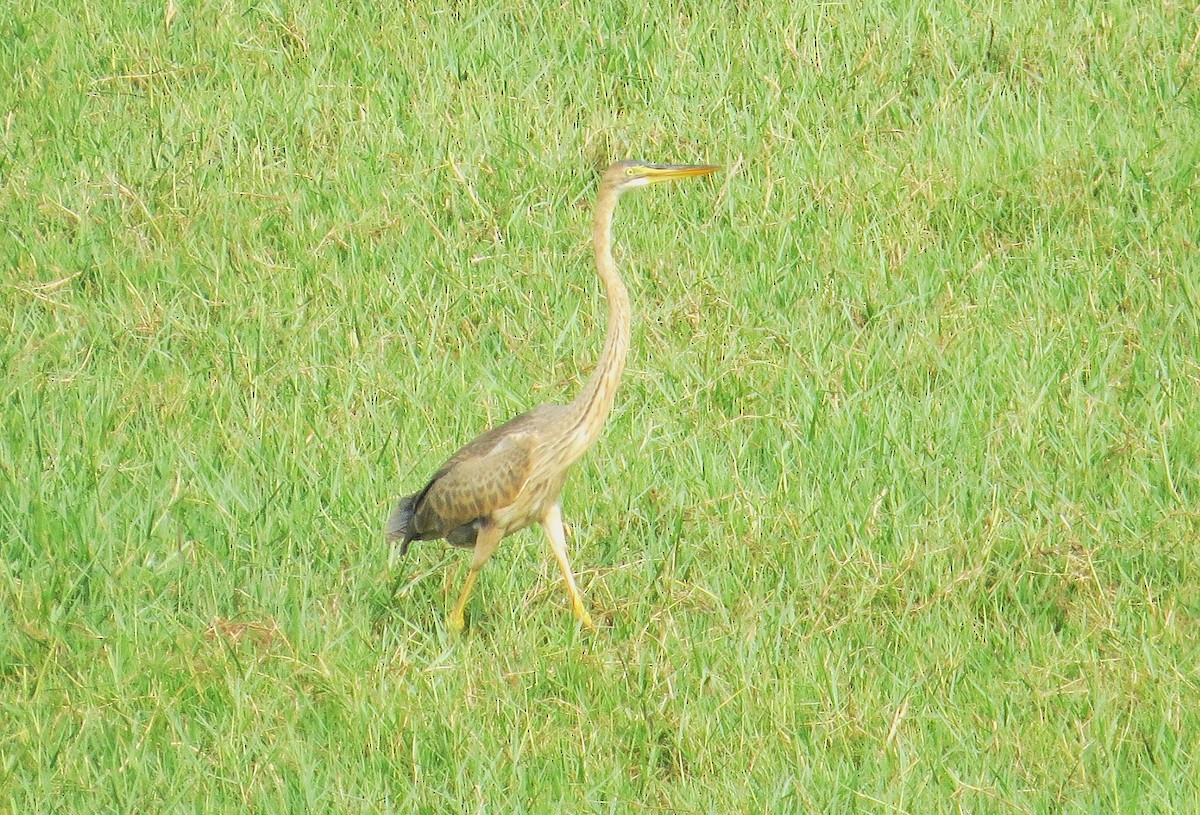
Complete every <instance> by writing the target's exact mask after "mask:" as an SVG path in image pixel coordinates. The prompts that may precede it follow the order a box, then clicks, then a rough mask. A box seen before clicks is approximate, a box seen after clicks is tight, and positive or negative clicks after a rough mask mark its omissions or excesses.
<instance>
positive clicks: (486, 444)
mask: <svg viewBox="0 0 1200 815" xmlns="http://www.w3.org/2000/svg"><path fill="white" fill-rule="evenodd" d="M564 410H565V408H563V407H562V406H559V405H543V406H542V407H539V408H535V409H533V410H531V411H529V412H528V413H523V414H521V415H520V416H517V417H516V418H514V419H511V420H510V421H508V422H505V423H504V424H502V425H500V426H499V427H495V428H492V429H491V430H489V431H487V432H486V433H484V434H483V435H481V436H480V437H479V438H477V439H475V440H474V441H472V442H471V443H469V444H467V445H466V446H465V447H463V448H462V449H461V450H459V451H458V452H457V453H455V454H454V455H453V456H451V457H450V459H449V461H447V462H446V463H445V464H444V465H442V467H441V469H439V470H438V471H437V473H435V474H434V476H433V478H431V479H430V480H429V483H428V484H427V485H426V486H425V489H423V490H421V492H419V493H417V494H416V495H414V496H413V497H412V503H411V504H408V505H407V506H408V507H409V508H410V509H411V512H412V515H411V516H409V517H410V518H411V527H408V526H406V528H405V530H404V532H405V536H406V537H407V538H409V539H416V538H421V539H426V540H427V539H430V538H440V537H443V536H445V535H447V534H449V533H450V532H451V531H452V530H453V529H455V528H457V527H458V526H461V525H462V524H468V523H471V522H472V521H474V520H476V519H478V518H482V517H485V516H487V515H489V514H490V513H492V512H495V511H496V510H497V509H500V508H501V507H505V506H508V505H509V504H511V503H512V502H513V501H514V500H516V498H517V496H518V495H520V494H521V489H522V488H523V487H524V486H525V482H526V481H527V480H528V478H529V472H530V470H531V469H532V459H531V455H532V451H533V448H534V446H535V443H536V441H537V439H538V437H539V434H540V432H541V431H542V429H544V428H545V427H546V426H547V425H548V424H552V423H553V422H554V421H556V420H557V419H558V418H559V417H560V414H561V413H562V412H563V411H564ZM403 504H404V502H402V507H401V508H398V509H397V512H400V511H401V509H404V506H403ZM406 511H408V510H406ZM389 529H390V527H389Z"/></svg>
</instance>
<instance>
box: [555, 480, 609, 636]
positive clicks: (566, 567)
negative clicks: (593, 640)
mask: <svg viewBox="0 0 1200 815" xmlns="http://www.w3.org/2000/svg"><path fill="white" fill-rule="evenodd" d="M542 529H544V530H546V538H547V539H548V540H549V541H550V550H551V551H552V552H554V559H555V560H557V561H558V568H560V569H562V575H563V579H564V580H565V581H567V595H568V596H569V597H570V598H571V610H572V611H574V612H575V619H577V620H579V622H580V624H581V625H582V626H583V627H584V628H586V629H588V630H590V631H595V630H596V626H594V625H592V617H591V615H590V614H588V613H587V609H586V608H584V607H583V596H582V595H581V594H580V593H579V586H577V585H575V574H574V573H573V572H572V571H571V563H570V561H568V560H567V539H566V536H565V535H564V533H563V520H562V508H561V507H559V505H558V504H555V505H554V506H552V507H550V509H548V510H546V515H545V517H543V518H542Z"/></svg>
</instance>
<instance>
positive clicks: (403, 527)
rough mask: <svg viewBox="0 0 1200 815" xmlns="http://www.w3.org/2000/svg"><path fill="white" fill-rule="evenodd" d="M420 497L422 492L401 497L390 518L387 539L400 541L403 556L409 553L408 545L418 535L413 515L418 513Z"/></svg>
mask: <svg viewBox="0 0 1200 815" xmlns="http://www.w3.org/2000/svg"><path fill="white" fill-rule="evenodd" d="M419 497H420V493H417V494H416V495H408V496H405V497H404V498H401V499H400V503H398V504H396V509H395V510H394V511H393V512H392V517H390V518H388V522H387V539H388V541H389V542H391V541H400V556H401V557H403V556H404V555H406V554H408V545H409V544H410V543H412V542H413V540H414V539H415V538H416V537H417V533H416V530H414V529H413V517H414V516H415V515H416V510H417V499H418V498H419Z"/></svg>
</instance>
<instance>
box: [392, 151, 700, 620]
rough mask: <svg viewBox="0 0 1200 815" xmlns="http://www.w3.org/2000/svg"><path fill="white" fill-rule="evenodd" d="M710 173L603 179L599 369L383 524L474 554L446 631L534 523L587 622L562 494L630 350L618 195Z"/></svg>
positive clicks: (489, 440) (648, 169) (501, 433)
mask: <svg viewBox="0 0 1200 815" xmlns="http://www.w3.org/2000/svg"><path fill="white" fill-rule="evenodd" d="M717 169H718V168H717V167H714V166H710V165H661V164H646V163H644V162H638V161H621V162H618V163H616V164H614V165H612V166H611V167H609V168H608V169H607V170H605V172H604V176H603V178H602V179H601V181H600V190H599V192H598V193H597V195H596V214H595V223H594V225H593V228H592V242H593V245H594V248H595V252H596V271H597V272H598V274H599V276H600V281H601V283H602V284H603V286H604V293H605V296H606V297H607V299H608V308H609V311H608V332H607V335H606V337H605V341H604V350H603V351H602V352H601V354H600V361H599V362H598V363H597V365H596V370H595V372H594V373H593V374H592V376H591V378H590V379H589V380H588V383H587V385H585V386H584V388H583V390H582V391H581V392H580V394H579V396H577V397H576V398H575V399H574V400H573V401H572V402H571V403H570V404H567V405H542V406H541V407H537V408H534V409H533V410H531V411H529V412H528V413H523V414H521V415H520V416H517V417H516V418H515V419H512V420H510V421H508V422H506V423H505V424H502V425H500V426H499V427H495V428H493V429H491V430H489V431H487V432H486V433H484V434H483V435H481V436H480V437H479V438H477V439H475V440H474V441H472V442H471V443H470V444H468V445H467V446H465V447H463V448H462V449H461V450H459V451H458V452H457V453H455V454H454V455H453V456H451V457H450V459H449V460H448V461H447V462H446V463H445V464H443V465H442V466H441V468H440V469H439V470H438V471H437V472H436V473H434V475H433V477H432V478H431V479H430V480H429V483H428V484H426V485H425V488H424V489H422V490H421V491H420V492H417V493H414V494H412V495H409V496H406V497H405V498H402V499H400V503H399V504H398V505H397V506H396V509H395V511H394V512H393V513H392V517H391V519H390V520H389V521H388V525H387V537H388V540H393V541H394V540H398V541H400V542H401V544H400V551H401V553H402V554H403V553H405V552H407V551H408V545H409V543H411V542H412V541H414V540H434V539H437V538H445V539H446V540H447V541H449V542H450V544H451V545H453V546H459V547H463V548H470V549H474V550H475V552H474V556H473V557H472V559H471V570H470V572H469V573H468V574H467V581H466V585H464V586H463V590H462V593H461V594H460V595H459V598H458V602H457V603H456V604H455V607H454V610H453V611H451V612H450V620H449V622H450V627H451V628H452V629H453V630H455V631H461V630H462V629H463V625H464V620H463V610H464V609H465V607H466V604H467V599H468V598H469V597H470V596H471V589H472V587H473V586H474V585H475V578H476V575H477V574H478V573H479V570H480V569H481V568H483V565H484V564H485V563H487V561H488V559H489V558H490V557H491V556H492V553H493V552H494V551H495V550H496V546H497V545H498V544H499V543H500V541H501V540H502V539H503V538H505V537H506V536H508V535H511V534H512V533H514V532H517V531H519V530H521V529H524V528H525V527H527V526H529V525H531V524H534V523H540V524H541V525H542V528H543V529H544V530H545V532H546V538H547V540H548V541H549V543H550V548H551V551H552V552H553V553H554V557H555V559H556V560H557V561H558V565H559V568H560V569H561V570H562V574H563V579H564V580H565V581H566V584H567V594H568V595H569V596H570V598H571V606H572V610H573V611H574V613H575V616H576V618H577V619H578V620H579V621H580V622H581V623H582V624H583V625H584V626H585V627H588V628H591V627H592V621H591V617H590V616H589V615H588V613H587V610H586V609H585V608H584V606H583V598H582V597H581V596H580V594H579V588H578V586H576V584H575V577H574V574H573V573H572V572H571V566H570V563H569V562H568V560H567V548H566V539H565V535H564V533H563V525H562V510H561V507H560V505H559V494H560V493H561V492H562V486H563V482H564V481H565V480H566V477H567V471H568V470H569V469H570V467H571V465H572V464H574V463H575V462H576V461H577V460H578V459H579V457H580V456H582V455H583V453H584V452H585V451H586V450H587V449H588V448H589V447H591V445H592V443H593V442H595V440H596V438H597V437H598V436H599V435H600V429H601V427H602V426H603V424H604V420H605V419H606V418H607V417H608V412H609V409H610V408H611V407H612V402H613V397H614V395H615V393H616V389H617V383H618V381H619V380H620V378H621V372H622V371H623V370H624V368H625V355H626V352H627V351H628V350H629V328H630V326H629V323H630V317H629V294H628V292H627V291H626V289H625V284H624V283H622V282H621V278H620V276H619V275H618V274H617V270H616V265H615V264H614V263H613V258H612V219H613V212H614V210H615V209H616V205H617V198H618V197H620V195H621V193H622V192H625V191H626V190H628V189H632V188H634V187H642V186H646V185H648V184H653V183H657V182H659V181H668V180H671V179H676V178H689V177H692V176H700V175H708V174H709V173H713V172H716V170H717Z"/></svg>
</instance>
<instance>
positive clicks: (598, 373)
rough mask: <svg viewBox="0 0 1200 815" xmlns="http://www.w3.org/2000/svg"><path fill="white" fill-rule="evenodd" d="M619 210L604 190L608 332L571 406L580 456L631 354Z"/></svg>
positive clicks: (601, 252) (595, 230)
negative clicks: (616, 249) (617, 247)
mask: <svg viewBox="0 0 1200 815" xmlns="http://www.w3.org/2000/svg"><path fill="white" fill-rule="evenodd" d="M616 206H617V193H616V192H615V191H613V190H612V189H609V188H602V189H601V190H600V194H599V195H598V196H597V198H596V220H595V223H594V224H593V225H592V243H593V245H594V247H595V251H596V272H597V273H598V274H599V276H600V282H601V284H603V286H604V296H605V298H606V299H607V301H608V332H607V334H606V335H605V338H604V350H603V351H601V353H600V361H599V362H597V363H596V370H595V371H593V372H592V376H591V378H590V379H588V381H587V384H586V385H584V387H583V390H582V391H581V392H580V394H579V395H578V396H577V397H575V401H573V402H572V403H571V413H570V415H571V420H572V425H573V434H574V439H573V444H572V447H574V448H576V449H577V452H578V454H579V455H582V454H583V451H584V450H586V449H587V448H588V447H590V446H591V445H592V443H593V442H595V441H596V438H597V437H598V436H599V435H600V429H601V428H602V427H603V425H604V420H605V419H607V418H608V411H609V409H610V408H611V407H612V403H613V398H614V396H615V395H616V392H617V383H618V382H619V381H620V379H621V373H622V372H623V371H624V370H625V354H626V353H627V352H628V351H629V322H630V318H629V292H628V291H627V290H626V289H625V284H624V283H623V282H621V278H620V276H619V275H618V274H617V267H616V264H615V263H614V262H613V256H612V221H613V211H614V210H615V209H616Z"/></svg>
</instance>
